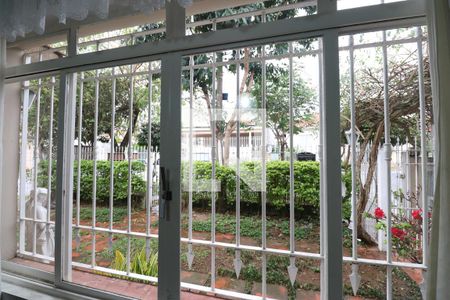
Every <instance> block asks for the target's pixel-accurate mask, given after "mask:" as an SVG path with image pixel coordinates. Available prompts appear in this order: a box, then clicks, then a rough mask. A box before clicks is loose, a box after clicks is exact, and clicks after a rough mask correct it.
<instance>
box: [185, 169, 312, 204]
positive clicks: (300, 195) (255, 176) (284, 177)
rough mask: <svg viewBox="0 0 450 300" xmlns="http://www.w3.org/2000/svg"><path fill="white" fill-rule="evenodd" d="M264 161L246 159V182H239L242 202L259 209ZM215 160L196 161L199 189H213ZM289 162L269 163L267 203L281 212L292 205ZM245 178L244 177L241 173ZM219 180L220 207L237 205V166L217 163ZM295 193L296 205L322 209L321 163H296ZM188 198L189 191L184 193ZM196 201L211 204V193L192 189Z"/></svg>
mask: <svg viewBox="0 0 450 300" xmlns="http://www.w3.org/2000/svg"><path fill="white" fill-rule="evenodd" d="M261 169H262V168H261V163H259V162H244V163H242V164H241V167H240V172H241V175H242V174H245V175H246V176H245V179H246V180H245V182H244V181H243V180H241V181H240V185H241V186H240V195H241V198H240V199H241V205H242V206H247V207H249V208H252V209H257V208H259V207H260V205H261V191H260V189H256V191H254V190H252V188H254V187H258V185H261V183H260V181H261V178H262V171H261ZM211 173H212V163H211V162H203V161H197V162H195V163H194V170H193V178H194V182H196V183H197V184H196V187H199V186H200V190H205V188H208V189H207V190H210V187H211ZM289 174H290V169H289V162H288V161H270V162H268V163H267V165H266V182H267V186H266V188H267V191H266V192H267V205H268V206H269V207H271V208H274V209H276V210H278V211H280V210H285V209H288V208H289ZM187 176H188V168H187V166H186V165H183V177H184V180H183V181H184V183H185V184H186V182H187ZM241 177H242V176H241ZM216 179H217V181H218V182H220V191H219V192H217V193H216V200H217V209H218V210H219V211H222V212H223V211H225V210H227V209H231V208H234V206H235V201H236V171H235V168H232V167H227V166H221V165H218V164H216ZM294 181H295V182H294V192H295V208H296V209H297V210H300V211H302V210H304V209H306V208H307V209H310V210H312V213H318V211H319V202H320V200H319V195H320V170H319V163H318V162H299V161H297V162H295V163H294ZM184 198H185V199H187V193H186V192H185V193H184ZM193 204H194V205H195V206H197V207H204V208H206V207H209V206H210V205H211V192H209V191H195V187H194V192H193Z"/></svg>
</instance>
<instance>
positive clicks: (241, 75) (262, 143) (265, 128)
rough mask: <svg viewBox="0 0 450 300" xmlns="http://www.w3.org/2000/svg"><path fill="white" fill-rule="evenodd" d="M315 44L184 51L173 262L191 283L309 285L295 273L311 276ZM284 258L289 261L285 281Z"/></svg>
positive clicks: (298, 290)
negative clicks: (178, 235)
mask: <svg viewBox="0 0 450 300" xmlns="http://www.w3.org/2000/svg"><path fill="white" fill-rule="evenodd" d="M319 45H320V43H319V40H318V39H308V40H300V41H293V42H287V43H279V44H268V45H263V46H256V47H246V48H240V49H226V50H223V51H219V52H214V53H202V54H197V55H193V56H190V57H185V58H184V59H183V73H182V82H183V90H182V170H183V172H182V179H183V184H182V191H183V193H182V199H181V201H182V203H183V206H182V219H181V229H182V249H181V251H182V252H181V257H182V258H181V262H182V274H184V275H182V282H183V284H185V285H186V286H189V288H190V289H194V290H195V289H199V290H203V291H204V290H205V289H206V290H212V289H213V288H214V289H215V290H214V291H215V292H216V293H219V294H220V293H226V292H236V293H240V294H236V295H237V297H239V296H238V295H243V294H251V295H258V296H261V295H265V296H267V297H273V298H277V299H287V298H288V297H295V295H297V296H302V295H305V294H308V292H309V287H308V286H303V285H302V282H301V281H300V279H299V278H300V277H299V276H305V277H310V276H315V277H319V278H320V269H319V267H318V266H319V265H320V226H321V224H320V165H319V162H318V160H319V156H318V154H319V152H318V151H319V143H320V141H319V129H320V121H319V120H320V110H319V97H320V75H319V74H320V63H319V60H320V58H319V57H320V55H321V49H320V46H319ZM291 175H292V176H291ZM274 252H275V253H277V254H274ZM290 256H291V257H292V258H290ZM306 257H308V262H305V263H304V262H303V259H304V258H306ZM304 264H305V265H307V267H303V265H304ZM309 266H311V267H309ZM313 266H314V267H313ZM288 267H289V268H290V269H296V270H298V272H297V274H294V275H293V279H294V284H293V285H292V284H291V281H290V277H289V271H288ZM193 278H197V279H198V280H196V281H194V280H193ZM200 278H201V279H202V280H200ZM297 279H299V280H297ZM192 283H193V284H195V286H192V285H188V284H192ZM218 290H224V292H222V291H218ZM225 291H226V292H225ZM314 291H315V292H313V294H315V295H320V284H319V282H316V285H315V286H314Z"/></svg>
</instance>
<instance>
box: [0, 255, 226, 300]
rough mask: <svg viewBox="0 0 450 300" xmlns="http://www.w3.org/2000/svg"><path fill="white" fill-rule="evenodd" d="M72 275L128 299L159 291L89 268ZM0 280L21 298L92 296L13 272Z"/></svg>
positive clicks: (189, 299) (197, 298)
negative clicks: (97, 272)
mask: <svg viewBox="0 0 450 300" xmlns="http://www.w3.org/2000/svg"><path fill="white" fill-rule="evenodd" d="M10 262H12V263H14V264H18V265H22V266H25V267H31V268H33V269H36V270H39V271H44V272H50V273H53V270H54V266H53V265H50V264H44V263H40V262H37V261H32V260H28V259H23V258H18V257H16V258H13V259H12V260H10ZM72 278H73V283H74V284H77V285H81V286H84V287H87V288H93V289H99V290H100V291H101V290H104V291H107V292H108V293H113V294H117V295H120V296H122V297H129V298H130V299H157V295H158V289H157V286H154V285H151V284H146V283H139V282H132V281H128V280H125V279H118V278H112V277H108V276H103V275H99V274H95V273H93V272H91V271H85V270H80V269H77V268H74V269H73V270H72ZM3 280H4V283H5V285H4V292H6V293H8V294H11V295H15V296H18V297H22V298H24V299H40V300H47V299H48V300H53V299H61V298H63V299H95V298H90V297H82V296H80V295H79V294H74V293H71V292H67V291H65V290H62V289H58V288H55V287H54V286H52V285H51V284H45V283H42V282H37V281H33V280H30V279H28V278H25V277H21V276H16V275H14V274H11V273H7V274H3ZM19 291H20V292H19ZM54 295H55V296H54ZM181 299H185V300H212V299H218V298H216V297H212V296H206V295H202V294H197V293H191V292H187V291H182V292H181Z"/></svg>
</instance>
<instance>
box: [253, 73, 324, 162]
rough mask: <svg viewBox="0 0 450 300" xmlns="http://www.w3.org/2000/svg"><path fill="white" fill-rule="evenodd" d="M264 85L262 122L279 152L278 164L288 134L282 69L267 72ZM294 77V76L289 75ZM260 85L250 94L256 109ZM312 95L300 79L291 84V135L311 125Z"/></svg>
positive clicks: (286, 76) (285, 75) (286, 83)
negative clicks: (264, 102) (263, 121)
mask: <svg viewBox="0 0 450 300" xmlns="http://www.w3.org/2000/svg"><path fill="white" fill-rule="evenodd" d="M268 69H269V70H270V71H269V72H267V81H266V90H267V94H266V107H267V109H266V118H267V124H266V125H267V126H268V127H269V128H270V129H271V131H272V133H273V134H274V136H275V138H276V140H277V143H278V146H279V149H280V157H281V160H285V157H286V155H285V152H286V148H287V146H288V141H287V137H288V134H289V119H290V115H289V72H288V71H287V69H286V68H281V67H275V66H273V65H271V66H269V68H268ZM292 76H294V74H292ZM263 84H264V83H263V82H262V81H261V80H260V79H259V80H257V81H256V84H255V89H254V90H253V92H252V94H253V98H254V99H255V101H256V103H257V106H258V107H262V97H261V90H262V85H263ZM315 99H316V95H315V93H314V90H313V89H312V88H311V87H309V86H308V85H307V83H306V82H305V81H303V80H302V79H298V80H295V81H294V86H293V99H292V106H293V120H292V123H293V133H292V134H298V133H299V132H301V131H302V128H303V127H305V125H308V123H311V124H312V123H313V122H314V121H315V120H314V115H313V111H314V108H315V106H316V101H315Z"/></svg>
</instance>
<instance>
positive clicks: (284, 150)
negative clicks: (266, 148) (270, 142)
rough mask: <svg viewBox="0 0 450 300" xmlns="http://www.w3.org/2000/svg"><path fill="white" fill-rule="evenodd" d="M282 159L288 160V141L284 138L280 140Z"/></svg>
mask: <svg viewBox="0 0 450 300" xmlns="http://www.w3.org/2000/svg"><path fill="white" fill-rule="evenodd" d="M280 159H281V160H286V143H285V142H284V141H283V140H281V141H280Z"/></svg>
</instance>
